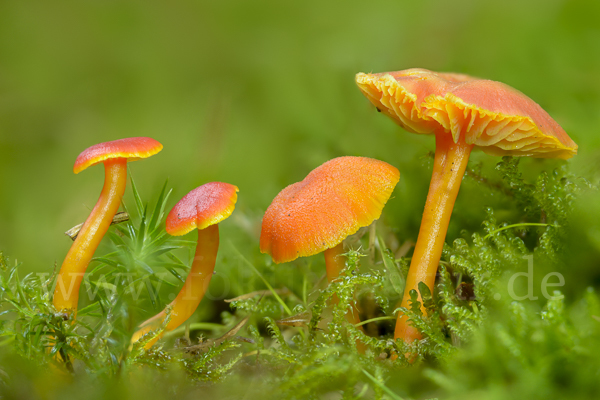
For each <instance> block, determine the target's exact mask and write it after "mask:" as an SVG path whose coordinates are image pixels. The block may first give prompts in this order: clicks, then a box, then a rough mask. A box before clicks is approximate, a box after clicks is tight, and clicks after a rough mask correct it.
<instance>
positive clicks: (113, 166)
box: [53, 158, 127, 317]
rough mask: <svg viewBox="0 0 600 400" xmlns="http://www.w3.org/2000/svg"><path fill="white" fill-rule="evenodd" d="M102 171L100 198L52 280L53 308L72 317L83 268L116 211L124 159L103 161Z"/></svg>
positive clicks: (124, 179) (124, 172)
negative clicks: (54, 285) (54, 278)
mask: <svg viewBox="0 0 600 400" xmlns="http://www.w3.org/2000/svg"><path fill="white" fill-rule="evenodd" d="M104 171H105V177H104V187H103V188H102V192H101V193H100V198H99V199H98V202H97V203H96V206H95V207H94V209H93V210H92V212H91V213H90V215H89V217H88V218H87V220H86V221H85V222H84V224H83V226H82V227H81V230H80V231H79V235H78V236H77V239H75V241H74V242H73V244H72V245H71V248H70V249H69V252H68V253H67V256H66V257H65V260H64V261H63V264H62V266H61V267H60V272H59V273H58V277H57V279H56V288H55V289H54V297H53V302H54V307H55V308H56V310H57V311H68V312H71V313H72V314H73V317H75V315H76V314H77V302H78V300H79V286H80V285H81V280H82V279H83V275H84V273H85V270H86V269H87V266H88V264H89V263H90V260H91V259H92V257H93V256H94V252H95V251H96V249H97V248H98V245H99V244H100V241H101V240H102V237H103V236H104V235H105V234H106V231H107V230H108V227H109V226H110V224H111V222H112V219H113V217H114V216H115V214H116V213H117V210H118V209H119V206H120V204H121V198H122V197H123V193H125V186H126V184H127V159H126V158H115V159H111V160H107V161H105V162H104Z"/></svg>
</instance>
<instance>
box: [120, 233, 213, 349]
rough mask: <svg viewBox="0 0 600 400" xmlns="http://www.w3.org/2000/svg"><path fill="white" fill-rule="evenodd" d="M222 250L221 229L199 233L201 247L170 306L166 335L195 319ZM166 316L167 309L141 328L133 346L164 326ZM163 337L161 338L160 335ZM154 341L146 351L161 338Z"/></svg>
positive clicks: (136, 333) (147, 344)
mask: <svg viewBox="0 0 600 400" xmlns="http://www.w3.org/2000/svg"><path fill="white" fill-rule="evenodd" d="M218 249H219V226H218V225H211V226H209V227H208V228H206V229H202V230H199V231H198V245H197V246H196V254H195V255H194V262H193V263H192V268H191V269H190V273H189V275H188V277H187V279H186V280H185V283H184V284H183V287H182V288H181V290H180V291H179V294H178V295H177V297H176V298H175V300H173V301H172V302H171V303H170V304H169V305H170V306H171V318H170V320H169V322H168V324H167V326H166V327H165V330H164V332H169V331H172V330H173V329H175V328H177V327H178V326H180V325H181V324H183V323H184V322H185V321H187V319H188V318H189V317H191V316H192V314H193V313H194V311H196V308H198V305H199V304H200V301H202V298H203V297H204V294H205V293H206V290H207V289H208V284H209V283H210V279H211V278H212V275H213V271H214V269H215V262H216V260H217V251H218ZM166 316H167V312H166V309H165V310H163V311H161V312H159V313H158V314H156V315H155V316H154V317H152V318H150V319H148V320H147V321H145V322H143V323H142V324H141V325H140V329H138V330H137V331H136V332H135V333H134V334H133V336H132V338H131V343H132V344H133V343H135V342H137V341H138V339H139V338H141V337H142V336H143V335H145V334H146V333H148V332H149V331H151V330H154V329H157V328H158V327H160V325H161V324H162V323H163V321H164V320H165V318H166ZM160 336H162V335H160ZM160 336H158V337H156V338H154V339H153V340H151V341H150V342H148V343H146V345H145V347H146V348H150V347H152V345H153V344H154V343H155V342H156V341H157V340H158V339H159V338H160Z"/></svg>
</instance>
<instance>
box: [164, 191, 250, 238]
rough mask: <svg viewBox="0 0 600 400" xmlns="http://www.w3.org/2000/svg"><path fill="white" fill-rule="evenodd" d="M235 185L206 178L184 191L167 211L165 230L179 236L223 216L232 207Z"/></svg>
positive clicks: (235, 198)
mask: <svg viewBox="0 0 600 400" xmlns="http://www.w3.org/2000/svg"><path fill="white" fill-rule="evenodd" d="M238 191H239V189H238V188H237V186H234V185H230V184H229V183H223V182H209V183H205V184H204V185H202V186H199V187H197V188H196V189H194V190H192V191H191V192H189V193H188V194H186V195H185V196H184V197H183V198H182V199H181V200H179V202H178V203H177V204H175V207H173V209H172V210H171V212H170V213H169V215H167V222H166V230H167V232H168V233H169V234H170V235H173V236H181V235H185V234H186V233H188V232H190V231H192V230H194V229H198V230H200V229H204V228H208V227H209V226H211V225H214V224H218V223H219V222H221V221H223V220H224V219H227V217H229V216H230V215H231V213H232V212H233V210H234V209H235V203H236V201H237V192H238Z"/></svg>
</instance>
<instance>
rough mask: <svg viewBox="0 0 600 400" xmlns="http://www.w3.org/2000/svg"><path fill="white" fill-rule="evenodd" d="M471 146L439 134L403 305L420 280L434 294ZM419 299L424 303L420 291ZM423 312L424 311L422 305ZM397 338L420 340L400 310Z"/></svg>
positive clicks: (408, 305) (396, 331)
mask: <svg viewBox="0 0 600 400" xmlns="http://www.w3.org/2000/svg"><path fill="white" fill-rule="evenodd" d="M472 148H473V145H470V144H466V143H465V141H464V138H463V137H461V138H459V140H458V143H454V141H453V140H452V136H451V135H449V134H447V133H443V132H440V133H438V134H437V135H436V149H435V161H434V167H433V174H432V176H431V183H430V185H429V194H428V195H427V202H426V203H425V211H424V212H423V219H422V221H421V228H420V230H419V237H418V239H417V243H416V245H415V250H414V254H413V256H412V261H411V264H410V269H409V271H408V276H407V277H406V286H405V288H404V297H403V298H402V303H401V306H402V307H406V308H409V307H410V304H409V300H410V291H411V290H412V289H414V290H416V291H417V292H418V291H419V288H418V285H419V282H424V283H425V284H426V285H427V287H428V288H429V290H430V291H431V293H433V285H434V283H435V276H436V273H437V268H438V264H439V261H440V257H441V255H442V249H443V247H444V242H445V239H446V232H447V231H448V224H449V222H450V216H451V215H452V209H453V208H454V202H455V200H456V196H457V195H458V191H459V189H460V184H461V181H462V178H463V175H464V173H465V169H466V168H467V163H468V161H469V155H470V154H471V150H472ZM419 301H421V302H422V299H421V295H420V293H419ZM422 311H423V312H424V313H425V310H424V309H423V308H422ZM394 338H395V339H397V338H402V339H403V340H404V341H405V342H412V341H413V340H416V339H417V340H418V339H420V338H421V334H420V333H419V332H418V331H417V329H416V328H414V327H413V326H412V325H410V323H409V322H408V318H407V316H406V315H404V314H402V313H400V314H399V315H398V321H397V322H396V330H395V333H394Z"/></svg>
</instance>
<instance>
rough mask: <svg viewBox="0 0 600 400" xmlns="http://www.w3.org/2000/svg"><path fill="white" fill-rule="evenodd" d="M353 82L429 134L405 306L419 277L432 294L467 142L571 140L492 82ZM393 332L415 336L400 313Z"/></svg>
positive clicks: (554, 153)
mask: <svg viewBox="0 0 600 400" xmlns="http://www.w3.org/2000/svg"><path fill="white" fill-rule="evenodd" d="M356 83H357V85H358V87H359V88H360V90H361V91H362V92H363V94H364V95H365V96H367V98H368V99H369V100H370V101H371V102H372V103H373V104H374V105H375V107H377V109H378V110H379V111H382V112H383V113H385V114H386V115H387V116H389V117H391V118H392V119H393V120H394V121H395V122H397V123H398V124H399V125H400V126H402V127H403V128H404V129H406V130H407V131H409V132H413V133H421V134H434V135H435V140H436V150H435V160H434V167H433V174H432V177H431V183H430V186H429V194H428V195H427V201H426V203H425V211H424V213H423V219H422V222H421V228H420V231H419V237H418V239H417V243H416V246H415V250H414V254H413V257H412V261H411V265H410V270H409V272H408V276H407V279H406V287H405V289H404V297H403V299H402V304H401V306H402V307H408V306H409V304H408V302H409V300H410V291H411V290H412V289H415V290H417V291H418V284H419V282H424V283H425V284H426V285H427V286H428V287H429V289H430V290H431V292H432V293H433V285H434V282H435V275H436V271H437V267H438V263H439V260H440V257H441V254H442V247H443V245H444V241H445V238H446V232H447V230H448V223H449V221H450V215H451V214H452V209H453V207H454V202H455V200H456V196H457V194H458V190H459V188H460V183H461V180H462V177H463V174H464V172H465V169H466V167H467V162H468V160H469V155H470V153H471V150H472V149H473V147H475V146H477V147H479V148H481V149H482V150H483V151H484V152H486V153H488V154H491V155H496V156H502V155H512V156H531V157H541V158H550V157H554V158H562V159H568V158H570V157H572V156H573V155H575V154H576V153H577V145H576V144H575V142H573V141H572V140H571V138H569V136H568V135H567V134H566V133H565V131H564V130H563V129H562V128H561V127H560V126H559V125H558V123H556V121H554V120H553V119H552V118H551V117H550V116H549V115H548V113H546V111H544V110H543V109H542V108H541V107H540V106H539V105H538V104H537V103H535V102H534V101H533V100H531V99H530V98H529V97H527V96H525V95H524V94H522V93H521V92H519V91H517V90H515V89H513V88H511V87H510V86H508V85H505V84H503V83H500V82H494V81H490V80H483V79H477V78H473V77H470V76H468V75H463V74H453V73H436V72H432V71H428V70H426V69H417V68H415V69H408V70H404V71H398V72H386V73H379V74H364V73H359V74H357V75H356ZM420 299H421V298H420V297H419V300H420ZM394 337H395V338H402V339H403V340H404V341H406V342H410V341H413V340H415V339H420V338H421V335H420V333H419V332H418V331H417V330H416V329H415V328H414V327H413V326H412V325H410V324H409V323H408V320H407V317H406V315H402V314H401V315H399V316H398V321H397V323H396V331H395V335H394Z"/></svg>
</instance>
